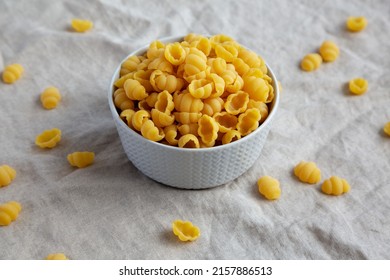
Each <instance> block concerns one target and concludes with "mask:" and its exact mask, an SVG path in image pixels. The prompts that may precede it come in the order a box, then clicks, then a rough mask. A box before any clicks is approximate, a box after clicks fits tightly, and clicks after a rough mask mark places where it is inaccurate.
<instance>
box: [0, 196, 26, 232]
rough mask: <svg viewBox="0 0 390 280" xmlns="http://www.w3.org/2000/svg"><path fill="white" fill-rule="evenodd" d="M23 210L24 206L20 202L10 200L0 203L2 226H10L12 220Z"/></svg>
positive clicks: (0, 224)
mask: <svg viewBox="0 0 390 280" xmlns="http://www.w3.org/2000/svg"><path fill="white" fill-rule="evenodd" d="M21 210H22V206H21V205H20V203H19V202H16V201H9V202H7V203H4V204H1V205H0V226H8V225H9V224H10V223H11V222H13V221H15V220H16V219H17V218H18V216H19V212H20V211H21Z"/></svg>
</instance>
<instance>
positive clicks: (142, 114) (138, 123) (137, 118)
mask: <svg viewBox="0 0 390 280" xmlns="http://www.w3.org/2000/svg"><path fill="white" fill-rule="evenodd" d="M149 118H150V113H149V112H148V111H145V110H139V111H137V112H135V113H134V115H133V116H132V118H131V124H132V126H133V127H134V128H135V129H136V130H138V131H141V127H142V125H143V124H144V123H145V122H146V121H147V120H149Z"/></svg>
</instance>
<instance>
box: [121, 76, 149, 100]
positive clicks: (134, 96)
mask: <svg viewBox="0 0 390 280" xmlns="http://www.w3.org/2000/svg"><path fill="white" fill-rule="evenodd" d="M123 87H124V90H125V92H126V96H127V97H128V98H129V99H131V100H142V99H144V98H146V97H147V96H148V94H147V93H146V90H145V87H144V86H143V85H141V83H140V82H139V81H137V80H133V79H128V80H126V82H125V83H124V85H123Z"/></svg>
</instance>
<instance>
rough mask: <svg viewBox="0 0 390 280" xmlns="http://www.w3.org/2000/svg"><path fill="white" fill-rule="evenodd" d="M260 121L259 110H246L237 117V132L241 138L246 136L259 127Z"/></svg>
mask: <svg viewBox="0 0 390 280" xmlns="http://www.w3.org/2000/svg"><path fill="white" fill-rule="evenodd" d="M260 119H261V115H260V111H259V110H257V109H255V108H252V109H247V110H246V111H245V112H244V113H242V114H241V115H240V116H239V117H238V123H237V131H238V132H240V134H241V135H242V136H245V135H248V134H249V133H251V132H252V131H254V130H255V129H256V128H258V127H259V121H260Z"/></svg>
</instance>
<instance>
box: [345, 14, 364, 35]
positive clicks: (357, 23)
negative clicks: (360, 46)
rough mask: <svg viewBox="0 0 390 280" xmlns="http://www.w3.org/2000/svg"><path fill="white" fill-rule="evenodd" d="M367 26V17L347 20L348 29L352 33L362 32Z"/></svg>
mask: <svg viewBox="0 0 390 280" xmlns="http://www.w3.org/2000/svg"><path fill="white" fill-rule="evenodd" d="M366 26H367V19H366V18H365V17H349V18H348V19H347V29H348V30H349V31H352V32H359V31H362V30H363V29H364V28H366Z"/></svg>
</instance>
